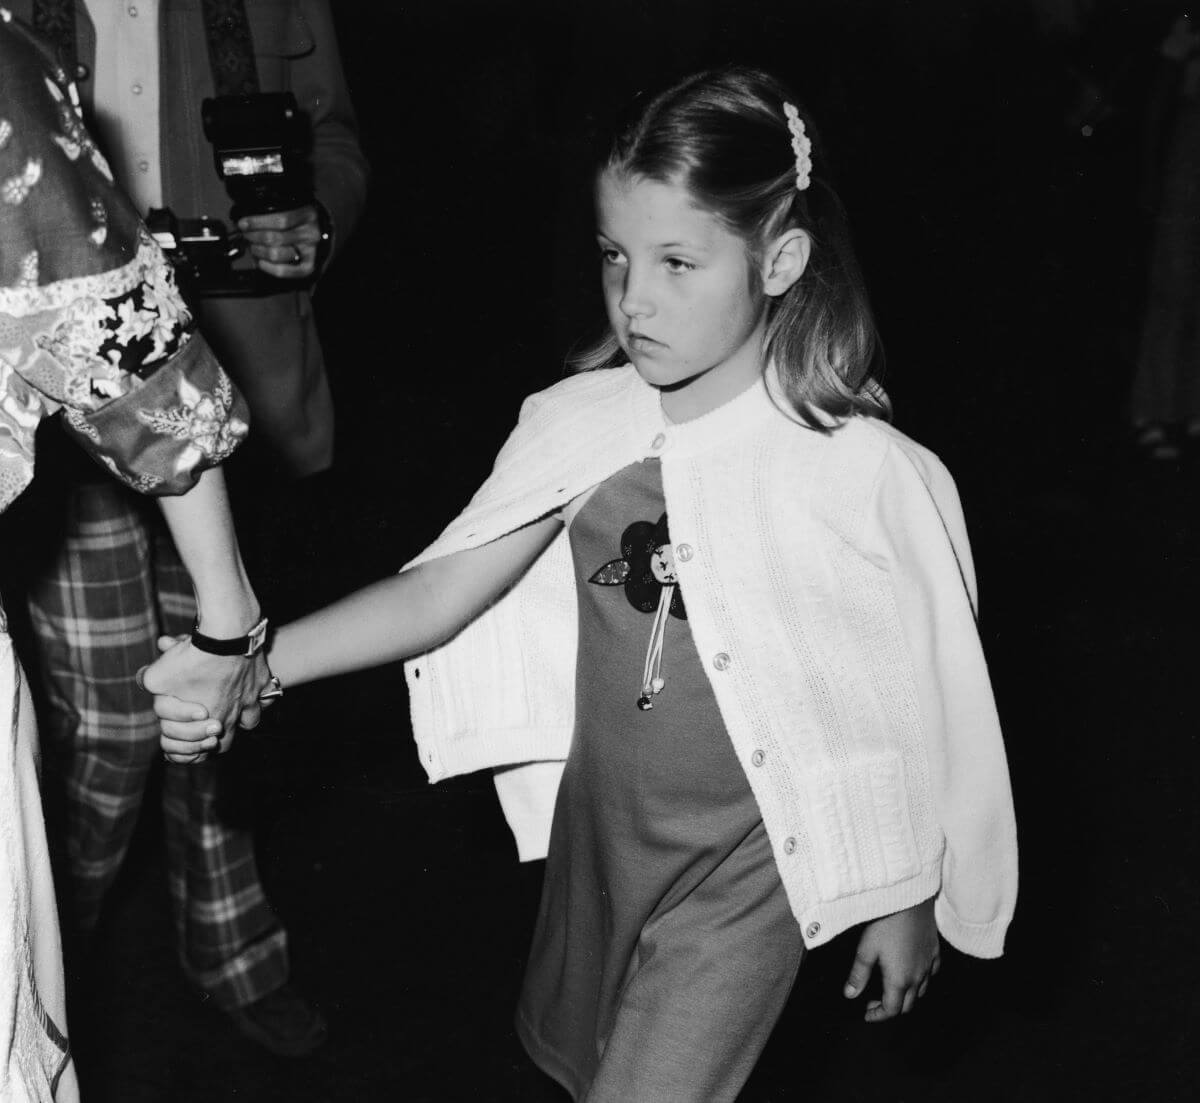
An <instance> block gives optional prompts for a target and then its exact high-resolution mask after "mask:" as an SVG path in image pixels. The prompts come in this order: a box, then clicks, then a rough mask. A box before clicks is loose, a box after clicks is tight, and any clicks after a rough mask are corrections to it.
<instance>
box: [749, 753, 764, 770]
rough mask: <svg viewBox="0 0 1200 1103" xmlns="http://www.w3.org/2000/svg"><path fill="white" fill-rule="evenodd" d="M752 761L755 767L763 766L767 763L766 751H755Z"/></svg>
mask: <svg viewBox="0 0 1200 1103" xmlns="http://www.w3.org/2000/svg"><path fill="white" fill-rule="evenodd" d="M750 761H751V762H753V763H754V765H755V766H761V765H762V764H763V763H764V762H766V761H767V753H766V751H755V752H754V753H753V754H752V755H751V756H750Z"/></svg>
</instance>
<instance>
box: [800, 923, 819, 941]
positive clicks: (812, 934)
mask: <svg viewBox="0 0 1200 1103" xmlns="http://www.w3.org/2000/svg"><path fill="white" fill-rule="evenodd" d="M820 933H821V924H820V923H810V924H809V925H808V929H807V930H806V931H805V932H804V937H805V938H816V937H817V935H819V934H820Z"/></svg>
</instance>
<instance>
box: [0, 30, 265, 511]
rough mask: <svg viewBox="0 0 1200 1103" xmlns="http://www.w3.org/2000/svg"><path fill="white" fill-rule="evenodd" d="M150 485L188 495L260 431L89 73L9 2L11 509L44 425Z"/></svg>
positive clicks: (3, 337) (120, 473)
mask: <svg viewBox="0 0 1200 1103" xmlns="http://www.w3.org/2000/svg"><path fill="white" fill-rule="evenodd" d="M60 410H61V411H62V413H63V416H64V420H65V423H66V425H67V427H68V429H69V430H70V431H71V433H72V435H74V436H75V437H76V438H77V439H78V441H79V443H80V444H81V445H82V446H83V448H84V449H85V450H86V451H87V452H88V453H89V454H91V455H92V456H93V457H94V458H95V459H96V460H97V461H98V462H99V463H101V464H102V465H103V466H104V467H106V468H107V469H108V470H109V471H110V472H112V474H114V475H115V476H116V477H117V478H119V479H121V480H122V481H123V482H125V483H127V484H128V485H129V486H131V487H133V488H134V489H136V490H139V491H141V492H143V493H148V494H180V493H183V492H184V491H186V490H188V489H189V488H190V487H191V486H193V485H194V484H195V482H196V479H197V478H198V477H199V475H200V473H201V472H202V471H203V470H204V469H205V468H207V467H212V466H214V465H216V464H219V463H220V462H221V461H222V460H224V459H225V458H226V457H227V456H228V455H229V454H230V453H231V452H232V451H233V450H234V448H236V447H237V445H238V443H239V442H240V441H241V440H242V438H243V437H244V436H245V435H246V432H247V428H248V412H247V408H246V404H245V402H244V400H243V399H242V397H241V395H240V394H239V393H238V392H237V390H236V389H235V388H234V386H233V384H232V382H231V381H230V379H229V377H228V376H227V375H226V374H225V372H224V371H223V370H222V369H221V367H220V365H219V364H218V363H217V361H216V359H215V358H214V357H213V355H212V352H211V351H210V350H209V348H208V346H207V344H206V343H205V342H204V340H203V338H201V337H200V336H199V335H198V334H197V333H196V332H195V330H194V323H193V321H192V316H191V314H190V312H189V311H188V308H187V307H186V305H185V304H184V302H183V300H182V298H181V297H180V295H179V291H178V289H177V288H176V286H175V280H174V275H173V271H172V268H171V265H170V262H169V261H167V259H166V258H165V257H164V256H163V254H162V252H161V251H160V249H159V248H158V246H157V244H156V243H155V242H154V240H153V239H152V238H151V237H150V236H149V234H148V233H147V231H146V229H145V227H144V226H143V225H142V223H141V221H140V219H139V218H138V216H137V214H136V212H135V211H134V209H133V207H132V205H131V204H130V203H129V201H128V200H127V199H126V198H125V196H124V195H123V194H122V193H121V192H120V191H119V190H118V189H117V188H116V187H115V186H114V184H113V181H112V175H111V174H110V172H109V170H108V166H107V165H106V164H105V162H104V158H103V157H102V156H101V155H100V153H99V151H98V150H97V149H96V147H95V145H94V144H93V142H92V140H91V138H90V137H89V136H88V133H87V131H86V130H85V129H84V127H83V124H82V122H81V121H80V114H79V107H78V98H77V96H76V93H75V87H74V85H72V84H71V83H70V82H69V81H68V80H67V77H66V74H65V73H64V72H63V70H62V68H61V67H60V66H59V65H58V64H57V63H56V62H55V60H54V58H53V57H52V56H51V55H50V53H49V52H48V50H47V48H46V47H45V46H44V45H42V44H41V43H40V42H39V41H38V40H37V39H36V38H35V37H34V36H33V35H32V34H31V33H30V32H29V31H28V29H27V28H26V27H25V26H24V25H23V24H21V23H20V22H19V21H18V20H15V19H13V17H12V16H11V15H10V14H9V13H8V12H7V11H6V10H4V9H3V8H0V510H3V509H5V508H7V506H8V505H10V504H11V502H12V501H13V499H14V498H16V497H17V495H18V494H20V493H21V491H22V490H23V489H24V488H25V487H26V486H27V485H28V483H29V481H30V479H31V478H32V477H33V465H34V433H35V431H36V429H37V426H38V423H39V422H40V421H41V420H42V419H43V418H44V417H47V416H49V415H51V414H54V413H57V412H58V411H60Z"/></svg>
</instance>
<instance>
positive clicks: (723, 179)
mask: <svg viewBox="0 0 1200 1103" xmlns="http://www.w3.org/2000/svg"><path fill="white" fill-rule="evenodd" d="M785 102H788V103H792V104H796V100H795V99H794V98H793V97H792V96H791V94H790V93H789V92H788V90H787V89H786V88H785V87H784V86H783V85H782V84H781V83H780V82H779V81H778V80H776V79H775V78H774V77H772V76H770V75H769V74H767V73H764V72H761V71H759V70H755V69H748V68H742V67H728V68H723V69H714V70H710V71H708V72H704V73H698V74H696V75H694V76H691V77H688V78H687V79H685V80H683V81H681V82H680V83H678V84H676V85H674V86H673V87H671V88H669V89H667V91H665V92H663V93H661V94H660V95H658V96H657V97H655V98H654V99H652V100H650V101H649V102H648V103H646V104H644V105H641V104H636V103H635V110H634V114H633V115H632V117H631V118H629V119H628V120H627V121H625V122H624V123H623V124H621V125H620V126H619V128H618V130H617V133H616V136H615V138H614V139H613V140H612V143H611V145H610V147H609V149H608V152H607V155H606V156H605V157H604V158H603V159H602V163H601V171H604V170H613V171H616V172H620V173H622V174H627V175H629V176H632V177H635V178H644V179H649V180H655V181H658V182H661V183H669V184H676V185H679V186H682V187H683V188H685V189H686V190H687V191H688V192H689V193H690V195H691V197H692V199H693V201H694V202H696V203H697V204H698V205H699V206H701V207H702V208H704V209H706V210H708V211H711V212H712V213H713V214H714V215H716V216H717V217H718V218H720V219H721V220H722V221H723V222H724V223H725V224H726V225H727V226H728V227H729V228H730V229H731V230H732V231H733V232H734V233H737V234H738V235H739V236H741V237H742V238H744V239H745V241H746V242H747V243H748V247H749V250H750V257H751V260H752V261H754V262H759V261H761V259H762V250H763V249H764V248H765V246H766V245H767V244H769V243H770V242H771V241H772V240H774V239H775V238H776V237H777V236H778V235H779V234H781V233H783V232H784V231H786V230H789V229H792V228H799V229H802V230H804V231H805V232H806V233H807V234H808V235H809V237H810V238H811V240H812V253H811V256H810V258H809V262H808V266H807V268H806V269H805V271H804V274H803V275H802V276H801V277H800V279H798V280H797V281H796V282H795V283H794V284H793V285H792V287H791V288H789V289H788V290H787V291H786V292H785V293H784V294H782V295H780V296H777V297H771V298H769V299H768V300H767V304H768V305H767V311H768V315H767V332H766V348H765V352H766V361H767V362H768V363H774V365H775V366H776V370H777V372H778V376H779V381H780V383H781V385H782V387H783V391H784V394H785V395H786V397H787V399H788V401H789V402H790V403H791V405H792V407H793V408H794V410H795V411H796V413H797V414H799V415H800V416H801V417H802V418H803V419H804V420H805V421H806V422H807V423H808V424H809V425H811V426H812V427H813V428H816V429H822V430H824V429H827V428H829V427H830V420H831V419H833V420H834V423H835V424H836V420H837V419H840V418H843V417H847V416H850V415H852V414H865V415H868V416H872V417H888V416H890V413H891V409H890V406H889V404H888V401H887V398H886V396H885V395H884V394H883V391H882V389H881V388H880V387H879V386H878V384H877V383H876V382H875V379H874V378H873V376H872V372H873V369H876V374H877V369H878V362H879V361H881V359H882V355H881V352H880V348H879V341H878V337H877V334H876V330H875V321H874V318H873V317H872V314H871V308H870V304H869V303H868V301H867V294H866V288H865V287H864V284H863V279H862V274H861V272H860V270H859V266H858V261H857V260H856V259H855V256H854V251H853V248H852V246H851V243H850V232H849V227H848V225H847V222H846V215H845V211H844V209H843V207H842V204H841V201H840V200H839V199H838V197H837V195H836V193H835V192H834V190H833V188H832V186H831V185H830V182H829V171H828V163H827V161H826V160H825V157H824V150H823V147H822V145H821V142H820V140H819V138H818V137H817V135H816V133H815V132H814V127H813V124H812V122H811V121H810V120H809V118H808V116H807V114H806V113H805V112H804V111H803V109H801V110H800V117H801V119H803V121H804V125H805V130H806V132H807V134H808V136H809V138H810V139H811V140H812V173H811V184H810V186H809V187H808V188H807V189H806V190H804V191H797V190H796V160H795V155H794V154H793V152H792V146H791V133H790V131H789V130H788V124H787V118H786V116H785V115H784V110H783V105H784V103H785ZM797 106H799V105H797ZM752 267H753V270H754V272H755V276H754V278H755V279H757V278H758V276H757V272H758V264H757V263H755V264H754V265H753V266H752ZM622 359H623V356H622V353H621V351H620V349H619V347H618V345H617V340H616V337H615V336H614V335H613V334H612V333H611V332H609V333H607V334H606V335H605V337H603V338H602V339H601V340H599V341H597V342H595V343H594V344H592V345H591V346H589V347H587V348H584V349H583V350H581V351H580V352H579V353H578V354H576V355H574V356H572V357H571V360H570V364H571V367H572V368H573V369H574V370H577V371H586V370H589V369H593V368H601V367H610V366H613V365H615V364H617V363H620V362H622ZM821 415H825V416H821Z"/></svg>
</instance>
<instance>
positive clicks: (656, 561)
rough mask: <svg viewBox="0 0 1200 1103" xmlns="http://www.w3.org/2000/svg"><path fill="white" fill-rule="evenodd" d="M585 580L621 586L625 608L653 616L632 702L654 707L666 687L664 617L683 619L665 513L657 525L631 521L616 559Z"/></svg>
mask: <svg viewBox="0 0 1200 1103" xmlns="http://www.w3.org/2000/svg"><path fill="white" fill-rule="evenodd" d="M588 581H589V582H591V583H594V584H595V585H597V586H624V587H625V598H626V600H627V601H628V602H629V604H630V605H632V606H633V607H634V608H635V609H636V610H638V612H640V613H653V614H654V625H653V627H652V628H651V630H650V644H649V646H648V647H647V649H646V663H645V666H644V667H643V669H642V689H641V693H640V694H639V695H638V698H637V707H638V708H639V709H641V710H642V711H643V712H645V711H648V710H649V709H652V708H654V697H655V696H656V695H657V694H659V693H661V692H662V690H663V688H664V686H665V685H666V681H665V680H664V678H663V676H662V653H663V646H664V644H665V642H666V633H667V620H668V617H669V616H672V617H676V618H677V619H679V620H687V610H686V609H685V608H684V605H683V594H682V593H680V591H679V575H678V574H677V572H676V570H675V553H674V550H673V549H672V547H671V536H670V533H669V531H668V529H667V515H666V514H665V513H664V514H663V515H662V516H661V517H660V518H659V519H658V522H657V524H655V523H653V522H651V521H635V522H634V523H633V524H632V525H630V526H629V527H628V528H627V529H626V530H625V531H624V532H623V533H622V534H621V558H620V559H611V560H609V561H608V562H607V563H605V564H604V566H603V567H601V568H600V569H599V570H598V571H597V572H596V573H595V574H593V575H592V577H591V578H589V579H588Z"/></svg>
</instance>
